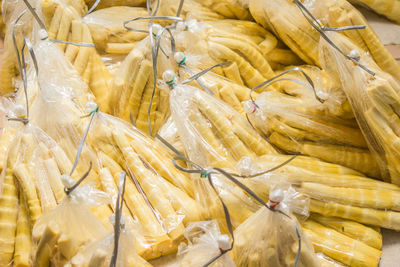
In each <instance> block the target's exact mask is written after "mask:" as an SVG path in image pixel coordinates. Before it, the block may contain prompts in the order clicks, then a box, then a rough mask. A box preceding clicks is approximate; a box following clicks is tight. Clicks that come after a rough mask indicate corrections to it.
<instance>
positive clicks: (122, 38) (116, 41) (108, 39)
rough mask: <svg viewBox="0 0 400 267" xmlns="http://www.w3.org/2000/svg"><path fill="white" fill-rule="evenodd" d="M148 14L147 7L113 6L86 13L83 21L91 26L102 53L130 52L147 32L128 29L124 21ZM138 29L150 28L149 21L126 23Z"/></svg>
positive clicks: (94, 39)
mask: <svg viewBox="0 0 400 267" xmlns="http://www.w3.org/2000/svg"><path fill="white" fill-rule="evenodd" d="M144 16H148V13H147V10H146V8H143V7H128V6H113V7H109V8H105V9H101V10H98V11H95V12H93V13H90V14H89V15H86V16H85V17H84V18H83V21H84V22H85V23H86V24H87V25H88V26H89V29H90V32H91V33H92V37H93V41H94V43H95V45H96V49H98V50H99V51H100V53H102V54H118V55H119V54H128V53H129V52H130V51H131V50H132V48H133V47H135V45H136V44H137V43H138V42H139V41H141V40H142V39H144V38H145V37H146V36H147V33H141V32H134V31H129V30H127V29H126V28H125V27H124V25H123V23H124V21H127V20H130V19H134V18H136V17H144ZM126 26H127V27H131V28H134V29H137V30H148V21H146V20H142V21H136V22H131V23H128V24H127V25H126Z"/></svg>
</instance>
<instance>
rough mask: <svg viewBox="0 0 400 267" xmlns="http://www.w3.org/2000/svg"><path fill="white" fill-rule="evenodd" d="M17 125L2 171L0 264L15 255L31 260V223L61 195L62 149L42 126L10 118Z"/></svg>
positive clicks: (19, 261) (17, 258) (23, 261)
mask: <svg viewBox="0 0 400 267" xmlns="http://www.w3.org/2000/svg"><path fill="white" fill-rule="evenodd" d="M9 123H10V124H15V125H11V126H12V127H16V128H15V129H18V125H17V124H20V125H21V126H22V127H19V129H18V130H17V131H15V132H14V138H13V139H12V141H11V144H10V145H9V146H8V151H7V156H6V159H5V162H4V169H3V172H2V179H1V180H2V187H1V188H2V194H1V196H0V203H2V206H4V207H7V208H5V209H3V210H2V211H1V214H0V219H1V223H2V224H4V225H6V226H4V227H2V229H1V231H0V239H1V242H2V243H3V244H4V245H3V246H2V256H1V257H0V261H1V263H0V264H1V265H4V266H6V265H8V264H9V262H10V261H11V258H12V257H13V255H14V264H21V265H24V264H26V265H27V266H29V263H30V257H29V254H30V249H31V227H32V225H33V224H34V223H35V222H36V221H37V220H38V219H39V218H40V217H41V215H42V213H45V212H47V211H49V210H51V209H52V208H54V207H55V206H56V205H57V203H60V202H61V200H62V199H63V197H64V186H63V184H62V182H61V178H60V177H61V173H62V166H63V164H64V163H65V162H64V161H63V159H64V158H66V155H65V153H64V152H63V151H62V149H61V148H60V147H59V146H58V145H57V144H56V142H55V141H54V140H52V139H51V138H50V137H49V136H48V135H47V134H46V133H44V132H43V131H42V130H41V129H39V128H37V127H36V126H34V125H33V124H31V123H28V124H26V125H23V124H22V123H21V122H15V121H10V122H9Z"/></svg>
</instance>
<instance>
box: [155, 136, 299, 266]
mask: <svg viewBox="0 0 400 267" xmlns="http://www.w3.org/2000/svg"><path fill="white" fill-rule="evenodd" d="M156 138H158V139H159V140H160V141H161V142H162V143H163V144H164V145H166V146H167V147H168V148H169V149H171V150H172V151H173V152H174V153H175V154H176V155H177V156H176V157H174V158H173V159H172V163H173V165H174V166H175V168H177V169H178V170H180V171H183V172H186V173H191V174H193V173H197V174H200V177H204V178H207V180H208V182H209V183H210V185H211V187H212V188H213V190H214V192H215V193H216V195H217V196H218V198H219V200H220V202H221V204H222V206H223V208H224V213H225V219H226V223H227V226H228V230H229V233H230V234H231V236H232V243H231V247H230V248H229V249H228V250H226V251H221V253H220V254H219V255H218V256H216V257H214V258H213V259H211V260H210V261H209V262H207V264H205V265H204V266H209V265H210V264H211V263H213V262H214V261H216V260H217V259H219V258H220V257H222V256H223V255H224V254H225V253H226V252H228V251H230V250H232V249H233V245H234V240H235V239H234V235H233V231H232V224H231V220H230V215H229V210H228V209H227V207H226V205H225V203H224V201H223V200H222V198H221V197H220V196H219V194H218V191H217V190H216V188H215V187H214V184H213V182H212V174H216V173H220V174H222V175H224V176H225V177H226V178H228V179H229V180H230V181H231V182H233V183H234V184H235V185H237V186H239V187H240V188H241V189H242V190H243V191H245V192H246V193H248V194H249V195H250V196H251V197H252V198H254V199H255V200H256V201H257V202H259V203H260V204H261V205H263V206H265V207H266V208H267V209H269V210H270V211H273V212H279V213H281V214H283V215H284V216H286V217H288V218H290V219H292V220H294V219H293V218H292V217H291V216H289V215H288V214H286V213H284V212H283V211H281V210H276V209H274V208H272V207H270V206H269V205H268V204H267V203H265V202H264V201H263V200H262V199H261V198H260V197H259V196H258V195H257V194H256V193H254V192H253V191H252V190H251V189H250V188H248V187H247V186H245V185H244V184H243V183H241V182H240V181H238V180H237V179H236V178H234V177H233V176H237V177H246V178H247V177H248V178H253V177H256V176H259V175H263V174H266V173H268V172H271V171H274V170H276V169H278V168H281V167H283V166H284V165H286V164H288V163H289V162H291V161H292V160H293V159H295V157H296V156H297V155H295V156H293V157H291V158H290V159H289V160H287V161H285V162H283V163H281V164H279V165H278V166H276V167H274V168H272V169H270V170H267V171H264V172H261V173H258V174H256V175H250V176H241V175H237V174H232V173H228V172H226V171H225V170H223V169H221V168H210V169H204V168H203V167H201V166H200V165H198V164H196V163H194V162H192V161H191V160H189V159H188V158H186V157H185V156H184V155H183V154H182V153H181V152H179V151H178V150H177V149H176V148H175V147H174V146H173V145H171V144H170V143H169V142H168V141H166V140H165V139H164V138H162V137H161V136H160V135H158V134H157V135H156ZM178 161H184V162H186V163H188V164H189V165H190V166H192V167H193V169H188V168H183V167H181V166H180V165H179V164H178ZM294 222H295V226H296V234H297V237H298V244H299V245H298V250H297V255H296V260H295V265H294V266H295V267H297V265H298V262H299V260H300V253H301V235H300V230H299V227H298V225H297V222H296V221H295V220H294Z"/></svg>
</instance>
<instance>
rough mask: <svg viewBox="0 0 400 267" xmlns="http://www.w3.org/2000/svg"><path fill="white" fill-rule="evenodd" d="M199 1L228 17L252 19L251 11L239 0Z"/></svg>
mask: <svg viewBox="0 0 400 267" xmlns="http://www.w3.org/2000/svg"><path fill="white" fill-rule="evenodd" d="M197 1H198V0H197ZM198 2H200V3H201V4H203V5H205V6H207V7H209V8H211V9H212V10H214V11H215V12H217V13H219V14H221V15H223V16H224V17H226V18H237V19H241V20H250V19H251V15H250V12H249V11H248V10H247V9H246V8H244V7H243V6H242V5H241V4H240V3H239V1H238V0H224V1H215V0H207V1H198Z"/></svg>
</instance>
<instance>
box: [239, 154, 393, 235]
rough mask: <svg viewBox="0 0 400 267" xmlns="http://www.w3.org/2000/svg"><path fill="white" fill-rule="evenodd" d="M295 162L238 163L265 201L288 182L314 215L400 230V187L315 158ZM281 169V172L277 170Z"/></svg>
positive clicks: (276, 158)
mask: <svg viewBox="0 0 400 267" xmlns="http://www.w3.org/2000/svg"><path fill="white" fill-rule="evenodd" d="M291 158H292V156H286V155H264V156H262V157H259V158H257V159H255V160H253V161H252V160H250V159H248V158H247V159H246V158H244V159H242V160H241V161H240V162H239V163H238V167H237V168H238V170H239V171H240V173H243V174H246V175H255V174H258V176H257V177H254V178H251V179H248V178H242V179H240V181H241V182H242V183H244V184H245V185H246V186H247V187H249V188H250V189H251V190H253V191H254V192H255V193H256V194H257V195H259V196H260V197H261V198H262V199H264V201H265V200H266V199H267V198H268V194H267V192H268V190H269V188H270V185H271V184H276V183H277V181H282V180H284V181H287V182H288V183H290V184H292V186H293V188H295V189H296V190H297V191H298V192H300V193H302V194H304V195H306V196H308V197H309V198H310V206H309V210H310V212H314V213H318V214H321V215H323V216H335V217H339V218H342V219H348V220H353V221H357V222H360V223H364V224H368V225H374V226H379V227H383V228H389V229H399V225H400V224H399V222H400V221H399V214H400V213H399V207H397V204H396V201H393V200H392V199H397V198H398V197H399V193H398V190H399V187H398V186H396V185H393V184H389V183H386V182H382V181H376V180H374V179H371V178H367V177H363V176H360V174H357V173H354V172H352V171H351V170H350V169H347V168H344V167H342V166H340V165H334V164H330V163H325V162H322V161H319V160H316V159H314V158H309V157H304V156H297V157H296V158H294V159H293V158H292V160H290V159H291ZM282 164H283V166H282ZM277 166H280V168H278V169H276V167H277ZM274 168H275V169H274ZM271 169H272V171H269V172H267V173H264V174H263V175H260V173H261V172H263V171H266V170H271ZM388 196H390V197H389V198H388ZM383 199H386V201H382V200H383ZM296 213H299V212H296Z"/></svg>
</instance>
